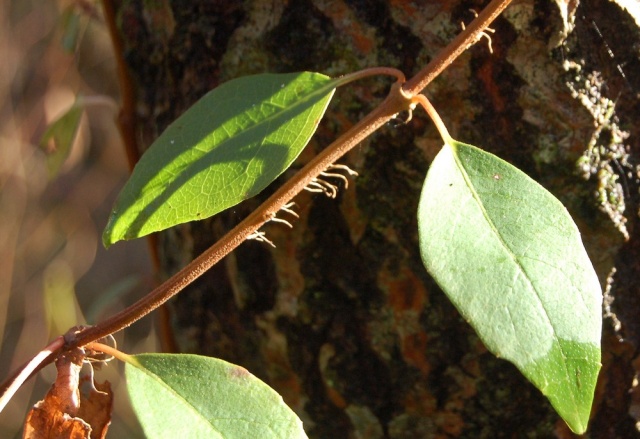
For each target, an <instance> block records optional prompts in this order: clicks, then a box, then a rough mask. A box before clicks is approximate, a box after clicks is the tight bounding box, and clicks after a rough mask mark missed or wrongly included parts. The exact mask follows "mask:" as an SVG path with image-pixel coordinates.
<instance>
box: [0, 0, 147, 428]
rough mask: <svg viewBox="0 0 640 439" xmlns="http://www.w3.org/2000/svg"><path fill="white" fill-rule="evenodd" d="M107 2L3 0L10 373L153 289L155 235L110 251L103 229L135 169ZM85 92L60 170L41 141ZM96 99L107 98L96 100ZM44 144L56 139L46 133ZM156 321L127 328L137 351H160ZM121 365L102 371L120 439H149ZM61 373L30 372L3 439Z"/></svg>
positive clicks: (3, 200) (4, 348)
mask: <svg viewBox="0 0 640 439" xmlns="http://www.w3.org/2000/svg"><path fill="white" fill-rule="evenodd" d="M101 14H102V11H101V9H100V4H99V2H91V1H89V0H79V1H72V0H48V1H41V0H5V1H3V2H0V59H1V60H2V62H0V338H1V339H2V345H1V347H0V376H1V377H2V379H4V378H5V377H6V376H7V375H8V374H9V373H10V372H11V371H12V370H14V369H15V368H16V367H17V366H18V365H20V364H22V363H23V362H25V361H27V360H28V359H30V358H31V357H32V356H33V355H34V354H36V353H37V351H38V350H39V349H41V348H42V347H44V346H45V345H46V344H47V343H48V342H49V341H50V340H51V339H52V338H54V337H55V336H57V335H59V334H61V333H64V332H66V331H67V330H68V329H69V328H70V327H72V326H74V325H77V324H91V323H95V321H96V320H100V319H101V318H103V317H104V316H106V315H109V314H111V313H113V312H114V311H117V310H119V309H121V308H122V307H123V306H125V305H126V304H128V303H130V302H132V301H133V300H135V299H136V298H138V297H140V296H141V295H143V294H144V293H145V292H147V291H149V290H150V288H151V287H152V286H153V284H154V278H153V270H152V267H151V262H150V257H149V255H148V249H147V244H146V242H145V241H144V240H139V241H137V242H129V243H124V244H121V245H117V246H114V247H113V248H112V249H110V250H109V251H108V252H106V251H105V250H104V249H103V248H102V245H101V244H100V235H101V232H102V229H103V228H104V225H105V224H106V222H107V217H108V215H109V211H110V209H111V206H112V203H113V201H114V198H115V196H116V195H117V193H118V191H119V189H120V188H121V187H122V185H123V184H124V182H125V180H126V178H127V176H128V172H129V171H128V166H127V163H126V158H125V153H124V150H123V146H122V144H121V141H120V138H119V134H118V131H117V128H116V124H115V118H116V116H117V114H116V112H115V111H114V109H115V108H116V107H115V106H114V105H113V104H114V103H117V100H118V83H117V77H116V73H115V62H114V57H113V50H112V47H111V42H110V39H109V36H108V34H107V31H106V27H105V25H104V22H103V20H102V15H101ZM78 96H83V97H90V100H91V99H92V100H93V101H94V104H93V105H87V106H85V107H84V110H83V111H82V115H81V116H80V118H79V126H78V132H77V136H76V138H75V142H74V144H73V148H71V150H70V154H69V157H68V158H67V159H66V160H65V161H64V163H62V165H61V166H60V169H59V171H58V173H57V175H55V176H51V175H50V172H49V170H48V166H47V154H46V153H45V152H44V151H43V149H42V148H40V147H39V143H40V140H41V138H42V136H43V134H44V133H45V131H46V129H47V127H48V126H49V125H50V124H51V123H52V122H54V121H55V120H56V119H58V118H59V117H61V116H62V115H63V114H65V112H67V111H68V110H69V109H70V108H71V107H72V105H73V104H74V102H75V101H76V98H77V97H78ZM95 97H97V99H95ZM45 143H46V145H45V146H46V147H45V148H44V149H47V150H49V151H50V152H51V151H53V150H54V149H55V148H54V145H52V144H51V142H45ZM152 323H153V322H152V319H145V320H143V321H142V322H141V323H138V324H136V325H134V326H133V327H132V329H131V330H128V331H126V333H125V334H122V333H120V334H117V336H116V338H117V342H118V346H119V348H120V349H121V350H124V351H126V352H144V351H156V350H158V347H157V343H156V337H155V332H154V329H153V325H152ZM120 375H121V365H119V364H117V363H116V362H113V363H111V364H110V365H109V366H108V367H103V368H102V369H101V371H99V372H98V374H97V378H98V380H99V381H103V380H105V379H107V380H109V381H110V382H111V383H112V386H113V388H114V391H115V394H116V400H115V403H114V407H115V412H114V418H113V422H112V426H111V428H110V434H109V436H110V437H141V434H140V432H139V431H140V430H139V427H138V425H137V421H136V420H135V418H134V416H133V415H132V413H131V409H130V408H129V404H128V401H126V398H127V397H126V392H125V390H124V388H122V387H121V380H120V379H119V377H120ZM54 378H55V369H54V368H53V367H52V366H49V367H47V368H46V369H45V370H43V371H42V372H41V373H40V374H39V375H38V377H37V378H36V379H31V380H30V381H29V382H28V383H27V384H26V385H25V386H24V387H23V388H22V389H21V390H20V391H19V393H18V394H17V395H16V397H15V398H14V399H13V400H12V402H11V404H10V405H9V406H8V407H7V408H5V410H4V411H3V412H2V413H1V414H0V437H3V438H11V437H21V434H22V426H21V425H22V422H23V420H24V417H25V414H26V412H27V411H28V410H29V408H30V406H31V405H32V404H33V403H34V402H36V401H38V400H39V399H42V398H43V396H44V394H45V393H46V391H47V390H48V388H49V386H50V384H51V382H52V381H53V379H54Z"/></svg>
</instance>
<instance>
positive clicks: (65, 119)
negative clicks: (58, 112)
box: [40, 99, 83, 178]
mask: <svg viewBox="0 0 640 439" xmlns="http://www.w3.org/2000/svg"><path fill="white" fill-rule="evenodd" d="M82 108H83V107H82V99H78V100H76V102H75V103H74V104H73V105H72V106H71V108H69V110H67V112H66V113H64V114H63V115H62V116H60V118H58V119H57V120H55V121H54V122H52V123H51V124H50V125H49V126H48V127H47V129H46V130H45V132H44V134H43V135H42V138H41V139H40V148H42V150H44V151H45V152H46V153H47V169H48V171H49V178H53V177H55V176H56V175H57V174H58V172H59V171H60V168H61V167H62V165H63V163H64V161H65V160H66V159H67V157H69V153H70V152H71V147H72V146H73V141H74V140H75V138H76V134H77V132H78V127H79V126H80V118H81V117H82Z"/></svg>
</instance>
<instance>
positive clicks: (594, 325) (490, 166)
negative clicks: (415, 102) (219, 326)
mask: <svg viewBox="0 0 640 439" xmlns="http://www.w3.org/2000/svg"><path fill="white" fill-rule="evenodd" d="M418 221H419V235H420V250H421V254H422V258H423V262H424V265H425V267H426V268H427V270H428V271H429V273H430V274H431V275H432V276H433V277H434V279H435V280H436V281H437V282H438V284H439V285H440V286H441V288H442V289H443V291H444V292H445V293H446V294H447V296H448V297H449V298H450V299H451V301H452V302H453V303H454V304H455V306H456V307H457V308H458V310H459V311H460V313H461V314H462V315H463V316H464V317H465V319H467V320H468V321H469V323H470V324H471V325H472V326H473V327H474V329H475V330H476V331H477V333H478V335H479V336H480V338H481V339H482V340H483V342H484V343H485V345H486V346H487V348H488V349H489V350H490V351H491V352H493V353H495V354H496V355H497V356H499V357H502V358H504V359H507V360H509V361H511V362H512V363H514V364H515V365H516V366H517V367H518V368H519V369H520V371H521V372H522V373H523V374H524V375H525V376H526V377H527V379H529V380H530V381H531V382H532V383H533V384H534V385H535V386H536V387H538V388H539V389H540V390H541V391H542V393H543V394H545V395H546V396H547V398H548V399H549V400H550V402H551V404H552V405H553V406H554V407H555V409H556V410H557V412H558V413H559V414H560V415H561V416H562V418H563V419H564V420H565V421H566V422H567V424H568V425H569V426H570V428H571V429H572V430H573V431H575V432H577V433H582V432H584V431H585V429H586V427H587V423H588V420H589V413H590V410H591V404H592V401H593V394H594V388H595V384H596V379H597V376H598V371H599V370H600V332H601V326H602V318H601V302H602V294H601V288H600V284H599V282H598V278H597V276H596V273H595V271H594V269H593V267H592V265H591V262H590V261H589V258H588V257H587V254H586V251H585V249H584V246H583V244H582V241H581V239H580V233H579V232H578V228H577V227H576V225H575V224H574V222H573V221H572V219H571V217H570V216H569V214H568V212H567V211H566V209H565V208H564V207H563V206H562V204H561V203H560V202H559V201H558V200H557V199H556V198H555V197H554V196H553V195H551V194H550V193H549V192H548V191H546V190H545V189H544V188H543V187H542V186H540V185H539V184H538V183H536V182H535V181H533V180H532V179H531V178H529V177H528V176H527V175H525V174H524V173H523V172H521V171H519V170H518V169H516V168H514V167H513V166H511V165H510V164H508V163H506V162H505V161H503V160H501V159H499V158H498V157H496V156H494V155H492V154H489V153H487V152H484V151H482V150H480V149H478V148H476V147H474V146H471V145H465V144H463V143H459V142H456V141H453V140H451V141H449V142H448V144H447V145H445V146H444V147H443V149H442V150H441V151H440V153H439V154H438V155H437V156H436V158H435V160H434V161H433V163H432V165H431V167H430V169H429V173H428V175H427V178H426V181H425V183H424V187H423V190H422V195H421V200H420V207H419V212H418Z"/></svg>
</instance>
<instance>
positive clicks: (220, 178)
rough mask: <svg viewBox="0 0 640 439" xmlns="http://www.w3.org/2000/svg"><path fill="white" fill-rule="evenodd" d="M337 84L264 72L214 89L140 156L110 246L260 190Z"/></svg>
mask: <svg viewBox="0 0 640 439" xmlns="http://www.w3.org/2000/svg"><path fill="white" fill-rule="evenodd" d="M336 85H337V82H336V81H335V80H332V79H330V78H328V77H327V76H324V75H321V74H319V73H308V72H305V73H292V74H279V75H278V74H263V75H255V76H245V77H242V78H238V79H234V80H232V81H229V82H226V83H224V84H222V85H221V86H220V87H218V88H216V89H214V90H212V91H210V92H209V93H208V94H206V95H205V96H204V97H203V98H201V99H200V100H199V101H198V102H196V103H195V104H194V105H193V106H192V107H191V108H190V109H189V110H187V111H186V112H185V113H184V114H183V115H182V116H180V117H179V118H178V119H177V120H176V121H175V122H173V123H172V124H171V125H170V126H169V127H168V128H167V129H166V130H165V131H164V133H162V135H161V136H160V137H159V138H158V139H157V140H156V141H155V142H154V143H153V145H151V147H150V148H149V150H148V151H147V152H146V153H145V154H144V155H143V156H142V158H141V160H140V161H139V163H138V164H137V165H136V167H135V169H134V171H133V175H132V176H131V178H130V179H129V181H128V182H127V184H126V186H125V187H124V189H123V190H122V192H121V193H120V196H119V197H118V200H117V202H116V205H115V207H114V210H113V213H112V215H111V218H110V220H109V223H108V224H107V227H106V229H105V231H104V234H103V242H104V245H105V246H107V247H108V246H109V245H111V244H113V243H114V242H117V241H119V240H122V239H132V238H138V237H140V236H144V235H147V234H149V233H152V232H156V231H159V230H164V229H167V228H169V227H172V226H174V225H176V224H180V223H184V222H187V221H193V220H199V219H203V218H207V217H209V216H212V215H214V214H216V213H218V212H221V211H223V210H225V209H227V208H229V207H231V206H234V205H236V204H238V203H240V202H241V201H243V200H245V199H247V198H250V197H252V196H254V195H256V194H258V193H259V192H260V191H261V190H262V189H264V188H265V187H266V186H267V185H268V184H269V183H271V182H272V181H273V180H275V178H276V177H278V176H279V175H280V174H281V173H282V172H284V171H285V170H286V169H287V168H288V167H289V166H290V165H291V163H292V162H293V161H294V160H295V158H296V157H297V156H298V154H300V152H301V151H302V149H303V148H304V147H305V145H306V144H307V143H308V142H309V139H310V138H311V136H312V135H313V133H314V132H315V130H316V128H317V126H318V123H319V121H320V119H321V118H322V116H323V114H324V112H325V110H326V108H327V105H328V104H329V101H330V99H331V97H332V96H333V92H334V91H335V87H336Z"/></svg>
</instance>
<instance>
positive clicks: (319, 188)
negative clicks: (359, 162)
mask: <svg viewBox="0 0 640 439" xmlns="http://www.w3.org/2000/svg"><path fill="white" fill-rule="evenodd" d="M327 171H343V172H345V173H346V174H348V175H350V176H354V177H355V176H357V175H358V173H357V172H356V171H354V170H353V169H351V168H349V167H348V166H347V165H341V164H331V165H329V166H328V167H327V170H326V171H323V172H321V173H320V175H321V176H322V177H324V178H337V179H338V180H341V181H342V182H343V183H344V188H345V189H347V188H349V179H347V177H346V176H344V175H343V174H338V173H337V172H327ZM304 189H305V190H307V191H309V192H316V193H322V194H325V195H326V196H327V197H329V198H335V197H336V196H337V195H338V186H336V185H335V184H333V183H330V182H328V181H327V180H324V179H322V178H318V177H316V178H314V179H313V180H311V183H309V184H308V185H307V186H306V187H305V188H304Z"/></svg>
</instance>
